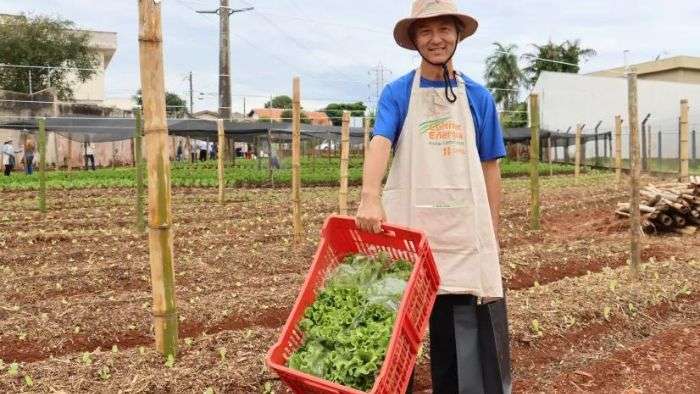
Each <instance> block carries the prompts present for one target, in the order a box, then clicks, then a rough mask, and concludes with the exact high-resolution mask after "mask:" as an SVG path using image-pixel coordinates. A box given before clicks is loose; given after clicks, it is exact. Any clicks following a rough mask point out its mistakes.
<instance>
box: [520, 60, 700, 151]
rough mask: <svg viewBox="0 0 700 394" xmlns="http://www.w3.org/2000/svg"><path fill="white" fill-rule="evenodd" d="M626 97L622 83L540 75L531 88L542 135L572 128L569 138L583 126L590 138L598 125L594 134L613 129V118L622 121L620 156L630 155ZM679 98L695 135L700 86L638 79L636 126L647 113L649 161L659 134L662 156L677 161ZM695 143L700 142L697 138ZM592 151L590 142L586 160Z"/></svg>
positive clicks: (699, 121) (699, 116) (699, 127)
mask: <svg viewBox="0 0 700 394" xmlns="http://www.w3.org/2000/svg"><path fill="white" fill-rule="evenodd" d="M627 92H628V90H627V80H626V79H625V78H608V77H594V76H587V75H578V74H565V73H553V72H544V73H542V75H541V76H540V78H539V80H538V81H537V84H536V85H535V87H534V89H533V93H537V94H538V95H539V100H540V122H541V125H542V128H543V129H546V130H551V131H556V130H560V131H562V132H564V131H566V129H567V128H569V126H571V127H572V133H573V132H575V130H576V124H578V123H584V124H586V128H585V130H584V133H593V128H594V127H595V125H596V124H597V123H598V122H599V121H603V123H602V125H601V127H600V129H599V130H600V131H601V132H606V131H611V130H614V120H615V115H621V116H622V119H623V120H624V123H623V144H622V148H623V149H622V154H623V157H628V156H629V153H628V152H629V123H628V122H627V119H628V117H629V116H628V107H627V100H628V95H627V94H628V93H627ZM681 99H688V100H689V106H690V116H689V123H690V130H691V131H692V130H693V129H696V130H697V132H698V133H700V85H696V84H682V83H675V82H662V81H650V80H643V79H640V80H638V102H639V122H640V123H641V122H642V120H643V119H644V117H645V116H646V115H647V114H648V113H651V117H650V119H649V122H648V123H647V125H650V126H651V127H652V145H651V148H652V149H651V150H652V157H656V155H657V147H658V144H657V133H658V131H662V153H663V156H664V157H678V134H677V133H678V117H679V116H680V101H681ZM697 139H698V140H700V135H698V137H697ZM602 150H603V143H602V141H601V142H600V151H601V152H602ZM696 150H697V151H698V152H700V141H696ZM593 151H594V144H593V143H592V142H590V143H588V144H587V152H586V154H587V156H588V157H593ZM691 154H692V153H691ZM560 155H561V152H560ZM572 157H573V156H572Z"/></svg>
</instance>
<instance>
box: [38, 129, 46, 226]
mask: <svg viewBox="0 0 700 394" xmlns="http://www.w3.org/2000/svg"><path fill="white" fill-rule="evenodd" d="M38 123H39V141H38V142H39V144H38V145H39V211H41V213H46V118H40V119H38Z"/></svg>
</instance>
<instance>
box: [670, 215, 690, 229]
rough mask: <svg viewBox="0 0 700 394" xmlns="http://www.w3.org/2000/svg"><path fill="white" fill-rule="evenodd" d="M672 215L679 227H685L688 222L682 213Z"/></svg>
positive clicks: (674, 222)
mask: <svg viewBox="0 0 700 394" xmlns="http://www.w3.org/2000/svg"><path fill="white" fill-rule="evenodd" d="M671 217H672V218H673V224H674V225H675V226H676V227H678V228H681V227H685V225H686V224H687V223H688V222H687V221H686V220H685V218H684V217H683V216H681V215H673V216H671Z"/></svg>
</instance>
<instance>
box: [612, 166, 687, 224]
mask: <svg viewBox="0 0 700 394" xmlns="http://www.w3.org/2000/svg"><path fill="white" fill-rule="evenodd" d="M639 194H640V197H641V200H640V201H641V203H640V205H639V211H640V214H641V225H642V229H643V230H644V232H646V233H662V232H675V233H680V234H685V235H693V234H695V233H696V232H697V230H698V228H699V227H700V176H691V177H690V182H689V183H668V184H663V185H652V184H650V185H648V186H646V187H643V188H642V189H641V190H640V191H639ZM615 214H616V215H617V216H618V217H624V218H629V217H630V204H629V203H618V204H617V210H616V211H615Z"/></svg>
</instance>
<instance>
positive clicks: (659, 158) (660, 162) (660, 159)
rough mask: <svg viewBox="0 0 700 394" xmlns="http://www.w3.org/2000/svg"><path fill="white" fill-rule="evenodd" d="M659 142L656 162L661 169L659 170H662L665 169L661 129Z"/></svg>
mask: <svg viewBox="0 0 700 394" xmlns="http://www.w3.org/2000/svg"><path fill="white" fill-rule="evenodd" d="M658 142H659V155H658V157H657V158H656V162H657V165H656V167H657V168H658V169H659V171H661V170H663V151H662V150H661V130H659V134H658Z"/></svg>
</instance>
